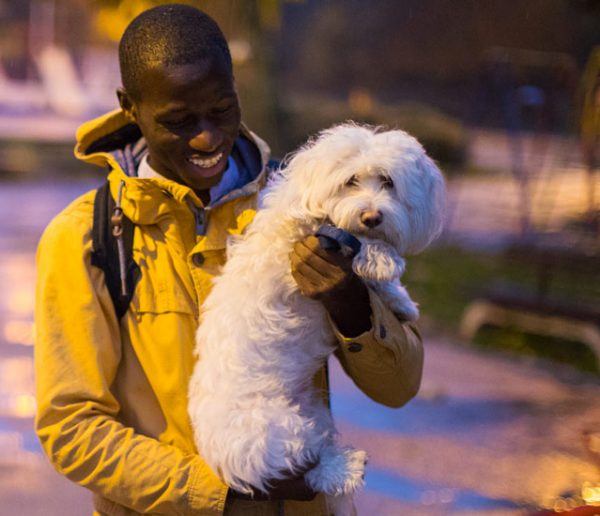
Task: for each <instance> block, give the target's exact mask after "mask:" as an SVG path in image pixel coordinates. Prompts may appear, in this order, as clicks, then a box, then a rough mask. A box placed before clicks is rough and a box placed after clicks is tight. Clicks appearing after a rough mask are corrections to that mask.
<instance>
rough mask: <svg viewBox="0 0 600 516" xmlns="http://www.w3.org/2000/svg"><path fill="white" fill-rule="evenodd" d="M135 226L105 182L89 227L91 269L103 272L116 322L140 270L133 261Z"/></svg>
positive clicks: (96, 199)
mask: <svg viewBox="0 0 600 516" xmlns="http://www.w3.org/2000/svg"><path fill="white" fill-rule="evenodd" d="M133 230H134V224H133V222H131V220H129V219H128V218H127V217H126V216H125V215H123V211H122V210H121V207H120V199H119V204H117V203H115V200H114V199H113V197H112V195H111V193H110V185H109V183H108V181H106V182H105V183H104V184H103V185H102V186H101V187H100V188H98V190H96V198H95V200H94V222H93V226H92V248H93V249H92V265H94V266H95V267H98V268H100V269H102V270H103V271H104V281H105V283H106V287H107V288H108V292H109V293H110V297H111V299H112V302H113V305H114V307H115V312H116V314H117V318H118V319H121V317H123V315H125V313H126V312H127V309H128V307H129V303H130V302H131V298H132V297H133V291H134V289H135V285H136V284H137V282H138V280H139V279H140V268H139V266H138V264H137V263H135V261H134V260H133Z"/></svg>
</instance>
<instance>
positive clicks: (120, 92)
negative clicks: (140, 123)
mask: <svg viewBox="0 0 600 516" xmlns="http://www.w3.org/2000/svg"><path fill="white" fill-rule="evenodd" d="M117 98H118V99H119V105H120V106H121V109H122V110H123V112H124V113H125V115H126V116H127V118H129V119H130V120H131V121H132V122H136V121H137V113H136V110H135V106H134V105H133V101H132V100H131V97H130V96H129V94H128V93H127V92H126V91H125V89H124V88H118V89H117Z"/></svg>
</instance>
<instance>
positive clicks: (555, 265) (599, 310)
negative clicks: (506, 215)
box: [460, 237, 600, 369]
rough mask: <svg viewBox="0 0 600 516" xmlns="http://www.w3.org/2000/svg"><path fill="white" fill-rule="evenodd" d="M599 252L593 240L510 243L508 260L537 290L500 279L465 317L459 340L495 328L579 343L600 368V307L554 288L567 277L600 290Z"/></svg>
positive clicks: (471, 307) (538, 239)
mask: <svg viewBox="0 0 600 516" xmlns="http://www.w3.org/2000/svg"><path fill="white" fill-rule="evenodd" d="M598 247H599V246H598V243H597V242H594V241H592V242H589V241H588V242H587V243H585V244H583V243H582V242H581V241H578V242H566V241H556V240H549V239H548V238H544V237H538V238H536V239H530V240H527V241H519V242H515V243H513V244H511V245H510V246H508V248H507V249H506V251H505V258H506V260H508V261H509V262H511V263H514V264H517V265H519V266H521V267H524V268H525V267H526V268H527V269H528V270H533V271H534V273H535V275H536V277H535V283H534V285H529V286H526V285H524V284H520V283H515V282H512V283H511V282H508V281H500V280H499V281H497V282H495V283H494V284H493V285H491V286H490V287H489V288H487V289H485V290H483V291H482V292H481V293H480V294H479V296H478V297H477V298H476V299H474V300H473V301H472V302H471V303H470V304H469V305H468V306H467V307H466V309H465V311H464V313H463V316H462V319H461V324H460V333H461V336H462V337H464V338H466V339H468V340H471V339H472V338H473V337H474V336H475V334H476V333H477V331H478V330H479V329H480V328H481V327H482V326H484V325H492V326H497V327H504V328H516V329H519V330H522V331H524V332H527V333H532V334H536V335H547V336H551V337H559V338H563V339H567V340H571V341H578V342H582V343H584V344H586V345H587V346H589V347H590V349H592V351H593V352H594V353H595V355H596V361H597V365H598V368H599V369H600V303H598V302H591V301H589V302H583V301H581V300H580V299H576V298H575V297H574V296H573V294H566V295H565V294H561V295H557V294H556V292H554V291H553V288H552V287H553V286H554V283H556V280H557V278H559V277H563V278H564V277H568V278H570V279H571V281H578V282H586V283H587V285H588V286H590V287H592V289H593V288H599V289H600V251H599V248H598ZM596 301H597V300H596Z"/></svg>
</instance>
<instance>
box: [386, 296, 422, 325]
mask: <svg viewBox="0 0 600 516" xmlns="http://www.w3.org/2000/svg"><path fill="white" fill-rule="evenodd" d="M391 309H392V312H394V315H395V316H396V317H397V318H398V319H400V320H402V321H412V322H414V321H416V320H417V319H418V318H419V307H418V306H417V304H416V303H415V302H414V301H413V300H412V299H404V300H403V302H402V303H398V304H396V305H395V306H393V307H391Z"/></svg>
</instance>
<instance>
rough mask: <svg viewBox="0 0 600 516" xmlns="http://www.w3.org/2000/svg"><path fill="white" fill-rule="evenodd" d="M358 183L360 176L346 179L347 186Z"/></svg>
mask: <svg viewBox="0 0 600 516" xmlns="http://www.w3.org/2000/svg"><path fill="white" fill-rule="evenodd" d="M357 184H358V177H356V176H352V177H351V178H350V179H348V181H346V183H345V186H356V185H357Z"/></svg>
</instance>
